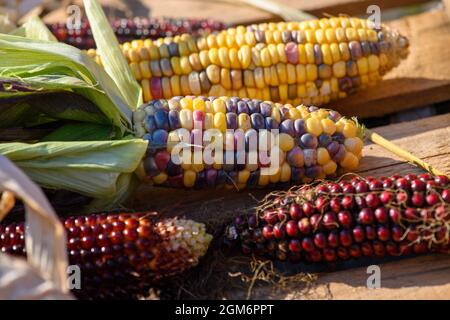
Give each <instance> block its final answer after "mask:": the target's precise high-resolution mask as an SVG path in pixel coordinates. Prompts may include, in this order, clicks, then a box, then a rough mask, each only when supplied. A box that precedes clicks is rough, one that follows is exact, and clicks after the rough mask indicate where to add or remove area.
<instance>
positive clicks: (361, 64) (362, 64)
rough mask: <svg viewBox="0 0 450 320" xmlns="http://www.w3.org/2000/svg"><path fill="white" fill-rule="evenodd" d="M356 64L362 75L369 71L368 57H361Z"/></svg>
mask: <svg viewBox="0 0 450 320" xmlns="http://www.w3.org/2000/svg"><path fill="white" fill-rule="evenodd" d="M356 64H357V66H358V73H359V74H360V75H365V74H367V73H369V62H368V60H367V58H366V57H362V58H359V59H358V60H357V61H356Z"/></svg>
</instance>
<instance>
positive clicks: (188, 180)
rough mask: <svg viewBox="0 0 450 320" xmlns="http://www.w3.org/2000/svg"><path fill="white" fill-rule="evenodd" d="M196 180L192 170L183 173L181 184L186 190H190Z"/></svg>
mask: <svg viewBox="0 0 450 320" xmlns="http://www.w3.org/2000/svg"><path fill="white" fill-rule="evenodd" d="M196 179H197V173H196V172H195V171H193V170H186V171H184V175H183V184H184V186H185V187H186V188H192V187H193V186H194V185H195V180H196Z"/></svg>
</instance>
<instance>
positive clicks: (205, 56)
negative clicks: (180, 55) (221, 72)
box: [199, 50, 211, 68]
mask: <svg viewBox="0 0 450 320" xmlns="http://www.w3.org/2000/svg"><path fill="white" fill-rule="evenodd" d="M199 56H200V63H201V64H202V67H203V68H207V67H208V66H210V65H211V61H210V60H209V53H208V51H206V50H202V51H200V53H199Z"/></svg>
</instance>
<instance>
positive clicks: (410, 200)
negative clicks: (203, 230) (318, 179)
mask: <svg viewBox="0 0 450 320" xmlns="http://www.w3.org/2000/svg"><path fill="white" fill-rule="evenodd" d="M225 242H226V243H227V244H233V243H238V244H240V246H241V248H242V251H243V252H244V253H247V254H249V253H255V254H259V255H263V256H266V257H269V258H272V259H278V260H282V261H284V260H291V261H299V260H306V261H309V262H320V261H326V262H333V261H336V260H347V259H350V258H359V257H363V256H367V257H371V256H377V257H383V256H385V255H391V256H400V255H407V254H411V253H416V254H419V253H425V252H443V253H450V180H449V179H448V178H447V177H445V176H436V177H432V176H430V175H429V174H422V175H419V176H418V177H417V176H415V175H413V174H408V175H405V176H404V177H401V176H392V177H389V178H380V179H374V178H370V177H368V178H366V179H363V178H359V177H355V178H353V179H351V180H349V181H341V182H339V183H337V182H336V183H335V182H324V183H320V184H316V185H310V186H303V187H296V188H293V189H291V190H289V191H286V192H274V193H272V194H269V195H268V196H267V197H266V198H265V199H264V200H263V201H262V203H261V206H259V207H258V210H257V213H256V214H251V215H247V216H241V217H238V218H236V219H235V221H234V222H233V223H232V224H231V225H230V226H229V227H228V229H227V231H226V236H225Z"/></svg>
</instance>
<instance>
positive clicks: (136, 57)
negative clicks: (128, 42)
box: [128, 49, 141, 63]
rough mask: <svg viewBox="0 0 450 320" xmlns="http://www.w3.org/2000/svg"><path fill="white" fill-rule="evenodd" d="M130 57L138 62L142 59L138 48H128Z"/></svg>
mask: <svg viewBox="0 0 450 320" xmlns="http://www.w3.org/2000/svg"><path fill="white" fill-rule="evenodd" d="M128 57H129V59H130V61H131V62H135V63H137V62H139V61H141V57H140V55H139V53H138V51H137V49H131V50H128Z"/></svg>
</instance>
